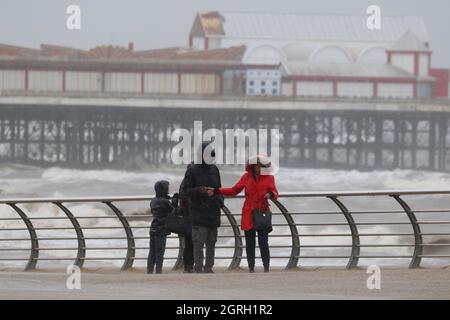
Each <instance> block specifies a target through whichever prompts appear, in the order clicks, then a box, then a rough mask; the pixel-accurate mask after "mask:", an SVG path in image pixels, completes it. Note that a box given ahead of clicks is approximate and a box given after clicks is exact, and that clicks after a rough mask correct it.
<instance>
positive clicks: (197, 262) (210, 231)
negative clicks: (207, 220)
mask: <svg viewBox="0 0 450 320" xmlns="http://www.w3.org/2000/svg"><path fill="white" fill-rule="evenodd" d="M192 242H193V244H194V270H195V272H199V273H200V272H208V271H211V270H212V268H213V266H214V256H215V250H216V242H217V228H208V227H199V226H195V227H192ZM205 247H206V257H205V265H203V258H204V256H203V249H204V248H205Z"/></svg>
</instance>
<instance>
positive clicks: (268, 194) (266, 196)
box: [264, 191, 273, 199]
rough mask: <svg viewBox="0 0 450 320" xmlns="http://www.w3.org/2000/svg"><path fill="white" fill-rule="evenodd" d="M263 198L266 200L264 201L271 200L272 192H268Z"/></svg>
mask: <svg viewBox="0 0 450 320" xmlns="http://www.w3.org/2000/svg"><path fill="white" fill-rule="evenodd" d="M264 198H266V199H273V193H272V191H270V192H269V193H267V194H266V195H265V196H264Z"/></svg>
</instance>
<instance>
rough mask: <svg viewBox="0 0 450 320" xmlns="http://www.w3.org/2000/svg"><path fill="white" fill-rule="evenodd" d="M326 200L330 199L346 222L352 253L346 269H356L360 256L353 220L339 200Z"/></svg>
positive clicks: (356, 230)
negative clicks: (350, 237) (350, 236)
mask: <svg viewBox="0 0 450 320" xmlns="http://www.w3.org/2000/svg"><path fill="white" fill-rule="evenodd" d="M327 198H328V199H331V200H332V201H333V202H334V203H335V204H336V205H337V206H338V207H339V209H340V210H341V211H342V213H343V214H344V217H345V219H346V220H347V223H348V225H349V227H350V232H351V234H352V251H351V252H350V257H349V260H348V263H347V269H352V268H356V267H357V266H358V260H359V255H360V240H359V234H358V228H357V226H356V223H355V220H354V219H353V217H352V215H351V213H350V211H349V210H348V209H347V207H346V206H345V205H344V204H343V203H342V202H341V201H340V200H338V198H337V197H334V196H329V197H327Z"/></svg>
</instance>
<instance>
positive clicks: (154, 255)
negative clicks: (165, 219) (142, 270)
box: [147, 233, 167, 273]
mask: <svg viewBox="0 0 450 320" xmlns="http://www.w3.org/2000/svg"><path fill="white" fill-rule="evenodd" d="M166 241H167V235H166V234H164V233H150V251H149V253H148V259H147V273H153V270H154V269H155V266H156V273H162V267H163V262H164V251H166Z"/></svg>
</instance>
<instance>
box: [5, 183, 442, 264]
mask: <svg viewBox="0 0 450 320" xmlns="http://www.w3.org/2000/svg"><path fill="white" fill-rule="evenodd" d="M152 198H153V197H152V196H136V197H133V196H130V197H98V198H96V197H82V198H35V199H3V200H0V263H11V262H16V263H20V262H23V264H24V265H25V267H24V268H25V270H32V269H35V268H36V267H37V266H38V264H39V263H40V262H43V261H47V262H52V261H59V262H61V261H65V260H67V261H68V264H74V265H76V266H78V267H83V265H84V264H85V262H86V261H110V262H111V261H115V260H119V261H123V263H122V267H121V269H122V270H127V269H130V268H132V267H133V264H134V262H135V261H138V260H146V259H147V258H146V253H147V251H148V249H149V246H148V239H149V235H148V230H149V228H150V221H151V214H150V212H149V211H148V210H147V211H146V212H143V211H141V212H139V213H136V212H132V213H130V212H129V211H130V210H128V209H127V210H124V209H120V207H121V206H123V205H124V204H126V203H140V205H141V208H148V203H149V201H150V200H151V199H152ZM236 198H237V199H236V200H231V199H230V200H226V206H224V207H223V220H224V221H223V223H222V226H221V232H220V233H219V241H218V244H217V247H216V249H217V250H218V251H217V252H218V254H217V255H216V259H218V260H225V261H228V262H229V263H228V267H229V268H230V269H234V268H239V267H240V266H241V262H242V261H243V260H244V259H245V255H244V253H245V250H244V249H245V240H244V234H243V231H241V230H240V227H239V220H240V210H239V211H238V210H230V209H229V207H228V204H229V203H230V201H236V203H235V207H236V208H240V206H241V205H242V203H241V202H242V196H238V197H236ZM316 200H320V201H322V202H324V203H326V204H327V205H328V206H329V207H332V208H333V209H327V210H317V208H323V206H316V205H315V204H313V202H314V201H316ZM449 201H450V190H418V191H411V190H409V191H399V190H396V191H365V192H359V191H358V192H302V193H283V194H281V195H280V197H279V199H278V201H276V200H273V201H272V202H273V204H274V205H273V206H272V207H273V226H274V231H273V232H272V233H271V234H270V246H271V249H272V251H276V252H279V253H280V254H273V252H272V259H277V260H281V261H283V265H284V266H285V268H286V269H292V268H296V267H299V266H301V265H303V263H302V261H306V260H308V259H322V261H325V265H326V264H327V263H328V262H329V261H345V265H346V267H347V268H349V269H350V268H355V267H358V265H359V263H360V260H361V259H367V261H368V263H371V261H374V260H375V259H376V261H379V260H380V259H388V261H393V260H398V259H404V260H406V261H408V263H409V267H410V268H417V267H420V266H421V262H422V260H423V259H433V260H436V261H437V260H439V261H444V263H446V262H445V261H447V263H448V261H450V260H446V259H450V202H449ZM446 202H449V204H446ZM380 203H382V204H383V206H385V207H388V208H387V209H386V208H381V207H383V206H380ZM358 204H359V205H360V206H361V205H362V208H363V209H353V208H352V207H357V205H358ZM94 205H95V207H93V206H94ZM41 206H43V207H41ZM80 206H81V209H80ZM83 206H85V207H83ZM75 207H76V210H75V209H74V208H75ZM99 210H100V211H99ZM35 211H38V213H39V214H37V213H36V212H35ZM75 211H76V212H75ZM233 211H235V212H233ZM46 212H51V214H46ZM55 212H57V214H56V213H55ZM80 212H81V214H80ZM99 212H102V214H100V213H99ZM12 214H14V215H15V216H12ZM93 221H95V223H93ZM136 222H138V223H137V224H136ZM18 224H20V225H18ZM424 229H426V230H424ZM91 232H96V233H97V234H94V235H90V234H89V233H91ZM102 232H103V234H102ZM105 232H106V233H105ZM117 232H120V233H121V235H117ZM10 233H13V235H11V234H10ZM18 233H25V234H26V235H27V236H20V237H17V236H16V235H17V234H18ZM49 233H52V234H53V235H52V236H50V235H49ZM68 233H70V234H68ZM98 233H100V234H101V236H100V235H99V234H98ZM6 234H9V236H5V235H6ZM169 239H171V241H172V242H174V241H176V243H177V245H168V246H167V252H169V253H170V252H172V255H170V254H167V258H166V259H167V260H174V269H179V268H181V267H182V264H183V261H182V259H183V258H182V257H183V254H182V253H183V248H184V239H183V238H182V237H178V236H177V235H171V236H169ZM312 240H316V242H314V241H312ZM117 241H119V242H120V243H123V244H124V245H121V246H117V244H116V243H117ZM143 241H144V242H145V243H147V244H146V245H138V244H137V242H143ZM24 243H28V246H24ZM49 243H50V244H52V245H50V246H49V245H48V244H49ZM67 243H73V244H75V243H76V245H72V246H68V245H66V244H67ZM42 244H47V245H42ZM370 250H374V252H375V253H376V254H373V253H371V252H370ZM380 250H382V251H381V254H380ZM138 251H139V252H143V254H141V255H138V254H137V252H138ZM219 251H220V252H224V253H223V254H221V253H220V252H219ZM24 252H25V253H26V255H27V256H23V255H22V256H20V255H19V253H24ZM44 252H45V255H44V254H43V253H44ZM52 252H53V253H55V252H59V253H60V254H53V255H52V254H51V253H52ZM107 252H114V253H115V255H114V256H106V255H105V253H107ZM305 252H306V253H305ZM335 252H338V253H339V254H336V253H335ZM436 252H437V253H436ZM28 253H29V255H28ZM61 253H64V256H61ZM118 253H120V254H119V255H117V254H118ZM122 253H124V254H123V255H122ZM67 255H69V256H67ZM310 261H311V260H310ZM321 265H324V264H323V263H322V264H321Z"/></svg>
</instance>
